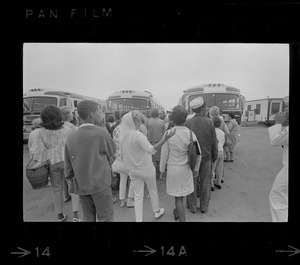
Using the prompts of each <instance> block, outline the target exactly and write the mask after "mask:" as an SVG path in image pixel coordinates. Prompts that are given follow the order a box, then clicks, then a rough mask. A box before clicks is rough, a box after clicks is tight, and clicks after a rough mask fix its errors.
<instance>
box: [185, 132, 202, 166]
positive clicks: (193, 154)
mask: <svg viewBox="0 0 300 265" xmlns="http://www.w3.org/2000/svg"><path fill="white" fill-rule="evenodd" d="M190 141H191V142H190V144H189V145H188V150H187V153H188V163H189V165H190V167H191V170H192V171H193V170H194V168H195V165H196V163H197V159H198V155H200V150H199V148H198V144H197V142H196V141H193V135H192V131H191V130H190Z"/></svg>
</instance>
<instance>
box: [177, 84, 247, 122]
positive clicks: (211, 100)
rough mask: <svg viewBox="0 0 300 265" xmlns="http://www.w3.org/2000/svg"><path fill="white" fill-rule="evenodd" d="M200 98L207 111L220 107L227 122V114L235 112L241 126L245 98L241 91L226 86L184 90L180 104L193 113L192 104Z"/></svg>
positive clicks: (204, 85)
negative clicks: (192, 101) (213, 107)
mask: <svg viewBox="0 0 300 265" xmlns="http://www.w3.org/2000/svg"><path fill="white" fill-rule="evenodd" d="M199 96H201V97H202V98H203V99H204V101H205V103H206V107H207V109H209V108H210V107H212V106H217V107H219V109H220V110H221V111H222V114H223V116H224V117H225V121H227V120H228V115H227V114H228V113H229V112H233V113H234V114H235V116H236V120H237V122H238V124H241V120H242V115H243V110H244V107H245V97H244V96H242V95H241V93H240V89H238V88H235V87H232V86H228V85H224V84H215V83H212V84H203V85H199V86H195V87H192V88H189V89H186V90H184V91H183V95H182V96H181V97H180V99H179V102H178V104H179V105H181V106H182V107H184V109H186V110H187V111H189V113H191V109H190V102H191V100H193V99H194V98H196V97H199ZM190 116H192V115H189V117H190Z"/></svg>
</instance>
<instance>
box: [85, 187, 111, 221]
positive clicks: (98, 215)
mask: <svg viewBox="0 0 300 265" xmlns="http://www.w3.org/2000/svg"><path fill="white" fill-rule="evenodd" d="M80 200H81V206H82V212H83V221H84V222H96V220H97V221H98V222H113V220H114V206H113V199H112V190H111V188H110V187H109V188H106V189H105V190H104V191H101V192H98V193H94V194H90V195H80Z"/></svg>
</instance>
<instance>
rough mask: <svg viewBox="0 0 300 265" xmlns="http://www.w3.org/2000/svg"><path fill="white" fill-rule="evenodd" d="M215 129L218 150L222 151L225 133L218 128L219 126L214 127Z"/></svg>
mask: <svg viewBox="0 0 300 265" xmlns="http://www.w3.org/2000/svg"><path fill="white" fill-rule="evenodd" d="M215 131H216V135H217V138H218V141H219V142H218V150H222V151H223V146H224V143H225V133H224V132H223V131H222V130H221V129H220V128H215Z"/></svg>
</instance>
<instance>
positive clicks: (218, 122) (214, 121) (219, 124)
mask: <svg viewBox="0 0 300 265" xmlns="http://www.w3.org/2000/svg"><path fill="white" fill-rule="evenodd" d="M211 120H212V121H213V123H214V125H215V127H216V128H219V127H220V126H221V123H222V121H221V119H220V118H219V117H217V116H215V117H213V118H212V119H211Z"/></svg>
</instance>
